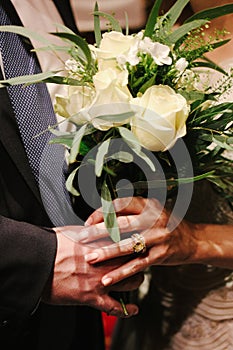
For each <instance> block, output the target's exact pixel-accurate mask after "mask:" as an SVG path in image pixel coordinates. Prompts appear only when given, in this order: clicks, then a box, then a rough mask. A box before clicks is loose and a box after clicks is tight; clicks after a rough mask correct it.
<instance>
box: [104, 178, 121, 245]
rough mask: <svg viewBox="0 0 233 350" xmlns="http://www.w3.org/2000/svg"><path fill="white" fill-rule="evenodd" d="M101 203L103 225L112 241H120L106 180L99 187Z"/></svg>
mask: <svg viewBox="0 0 233 350" xmlns="http://www.w3.org/2000/svg"><path fill="white" fill-rule="evenodd" d="M101 203H102V211H103V216H104V223H105V226H106V228H107V230H108V232H109V234H110V237H111V239H112V240H113V241H114V242H119V241H120V230H119V226H118V222H117V216H116V212H115V209H114V206H113V203H112V197H111V193H110V191H109V188H108V186H107V184H106V182H104V183H103V186H102V188H101Z"/></svg>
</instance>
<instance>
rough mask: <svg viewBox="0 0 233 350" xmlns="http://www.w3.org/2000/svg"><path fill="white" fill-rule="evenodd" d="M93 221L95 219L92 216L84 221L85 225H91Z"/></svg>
mask: <svg viewBox="0 0 233 350" xmlns="http://www.w3.org/2000/svg"><path fill="white" fill-rule="evenodd" d="M92 223H93V219H92V218H88V219H87V220H86V221H85V222H84V226H90V225H91V224H92Z"/></svg>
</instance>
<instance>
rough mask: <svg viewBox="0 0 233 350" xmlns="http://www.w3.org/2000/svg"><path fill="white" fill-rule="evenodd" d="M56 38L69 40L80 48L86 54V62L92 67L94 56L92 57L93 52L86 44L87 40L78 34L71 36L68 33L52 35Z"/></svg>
mask: <svg viewBox="0 0 233 350" xmlns="http://www.w3.org/2000/svg"><path fill="white" fill-rule="evenodd" d="M51 34H53V35H55V36H58V37H59V38H61V39H65V40H69V41H70V42H72V43H74V44H75V45H76V46H78V47H79V48H80V49H81V50H82V52H83V53H84V55H85V57H86V60H87V65H88V66H91V62H92V56H91V51H90V49H89V46H88V44H87V42H86V40H85V39H83V38H82V37H81V36H79V35H77V34H70V33H66V32H62V33H60V32H55V33H51Z"/></svg>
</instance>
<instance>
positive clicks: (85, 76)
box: [1, 0, 233, 241]
mask: <svg viewBox="0 0 233 350" xmlns="http://www.w3.org/2000/svg"><path fill="white" fill-rule="evenodd" d="M188 2H189V1H188V0H177V1H176V3H175V4H174V5H173V6H172V7H171V9H170V10H169V11H168V12H167V13H165V14H163V15H160V12H159V9H160V5H161V3H162V1H161V0H156V1H155V3H154V6H153V8H152V10H151V13H150V15H149V17H148V21H147V23H146V26H145V28H144V29H142V30H141V31H139V32H137V33H129V29H128V28H127V25H126V30H125V31H124V32H123V30H122V28H121V26H120V25H119V23H118V21H117V19H116V18H115V17H114V16H112V15H110V14H107V13H103V12H100V11H99V10H98V4H97V3H96V5H95V9H94V13H93V17H94V34H95V44H94V45H91V44H88V43H87V42H86V40H85V39H83V38H82V37H81V36H78V35H76V34H75V33H73V32H72V31H71V30H69V29H68V28H67V27H64V26H59V27H58V31H57V32H55V33H52V34H54V35H56V36H57V37H60V38H61V40H62V41H63V42H64V46H56V45H53V44H51V43H49V44H48V46H47V47H46V48H45V47H43V48H41V49H49V50H53V51H55V52H56V53H58V54H59V51H60V50H63V51H64V50H65V51H66V52H67V53H68V55H69V59H68V60H67V61H66V62H64V67H63V69H62V70H59V71H56V72H54V71H51V72H43V73H42V74H39V75H35V76H29V77H16V78H14V79H10V80H8V81H7V82H4V81H2V82H1V84H2V86H5V85H6V84H8V85H9V84H21V83H26V84H31V83H37V82H41V81H43V82H46V83H48V82H49V83H56V84H65V85H66V86H67V93H66V94H64V95H62V96H61V95H59V96H56V103H55V106H54V108H55V112H56V113H57V114H58V115H60V116H62V117H64V118H66V119H67V120H69V122H70V123H72V129H71V131H70V132H68V131H67V132H62V131H58V130H56V129H55V128H53V127H51V129H50V130H51V132H52V133H54V134H55V137H54V139H53V141H52V142H53V143H60V144H62V145H65V147H66V148H67V149H68V151H69V156H68V163H69V165H70V167H71V172H70V175H69V177H68V179H67V183H66V184H67V188H68V190H69V191H70V193H71V194H72V195H73V196H79V195H80V189H79V184H78V181H77V176H78V173H79V171H80V170H81V169H83V168H84V167H85V166H86V167H88V169H92V170H90V171H93V173H94V176H95V179H94V180H95V181H96V186H97V192H98V193H99V195H100V198H101V202H102V206H103V212H104V219H105V224H106V226H107V227H108V229H109V233H110V235H111V237H112V239H113V240H114V241H118V240H119V239H120V234H119V230H118V227H117V223H116V214H115V212H114V208H113V205H112V200H113V198H114V197H116V196H117V195H118V189H117V187H116V184H117V182H118V180H119V179H121V178H122V176H123V177H125V178H127V176H128V175H129V178H130V181H131V185H132V186H133V189H134V191H135V192H134V193H135V194H136V195H137V194H142V195H143V193H144V191H145V189H146V188H147V190H148V188H157V189H158V188H160V186H162V185H164V184H165V186H166V191H167V197H168V198H169V196H172V195H173V194H174V193H175V191H176V189H177V187H178V186H179V185H180V184H185V183H189V182H194V181H197V180H201V179H206V180H208V181H211V182H212V183H214V184H215V186H216V187H217V188H218V189H219V190H220V191H221V192H222V193H223V194H224V195H225V196H226V198H227V199H229V200H232V198H233V181H232V170H233V169H232V160H231V158H230V157H228V152H229V151H233V136H232V121H233V103H232V102H227V100H224V96H226V94H227V91H228V90H229V89H230V88H231V87H232V73H231V72H225V71H224V70H223V69H222V68H221V67H219V66H217V65H216V64H215V63H214V62H212V61H210V60H209V59H207V58H206V57H205V54H206V53H208V52H210V51H212V50H214V49H216V48H218V47H220V46H222V45H224V44H226V43H227V42H228V40H225V38H224V36H225V34H226V33H225V32H224V31H222V32H217V31H216V36H215V37H214V38H213V37H208V36H206V35H205V29H206V28H207V27H208V26H209V25H210V24H209V21H210V20H211V19H213V18H216V17H218V16H222V15H225V14H227V13H231V12H233V5H231V4H229V5H225V6H221V7H217V8H212V9H209V10H206V11H202V12H199V13H197V14H195V15H193V16H192V17H190V18H189V19H187V20H186V21H185V23H183V24H182V25H181V26H180V27H175V26H174V25H175V23H176V21H177V19H178V18H179V16H180V14H181V12H182V11H183V9H184V7H185V6H186V5H187V3H188ZM100 18H104V19H105V20H106V21H107V26H106V31H104V32H101V30H100ZM126 22H127V21H126ZM1 30H2V27H1ZM5 30H9V31H11V30H12V27H11V28H8V29H6V28H5ZM14 31H15V32H17V33H19V34H21V35H24V36H28V37H32V36H33V33H31V32H30V31H28V30H27V29H25V28H20V29H19V28H18V29H17V28H14ZM37 39H38V36H37ZM43 42H44V40H43ZM213 72H217V73H218V74H219V75H220V79H219V80H218V81H217V82H216V83H215V84H212V82H211V76H212V75H213ZM180 140H182V142H183V145H184V147H186V148H187V150H188V152H189V155H190V158H191V161H192V168H193V174H192V176H190V177H187V176H185V174H186V172H185V166H186V164H185V162H184V164H182V165H181V166H180V168H179V169H178V170H177V164H176V161H175V160H174V158H173V156H172V150H173V149H174V147H175V146H176V145H177V143H178V142H179V141H180ZM154 156H155V157H156V161H157V163H156V162H154V158H153V157H154ZM139 162H140V163H139ZM155 163H156V164H155ZM138 164H140V165H138ZM158 167H160V168H162V170H163V176H164V178H159V176H157V173H158ZM144 169H149V172H150V175H149V176H147V175H145V172H144V171H143V170H144ZM122 174H123V175H122ZM122 188H123V189H124V186H123V187H122ZM125 188H127V186H125Z"/></svg>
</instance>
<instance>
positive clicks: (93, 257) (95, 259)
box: [84, 228, 171, 264]
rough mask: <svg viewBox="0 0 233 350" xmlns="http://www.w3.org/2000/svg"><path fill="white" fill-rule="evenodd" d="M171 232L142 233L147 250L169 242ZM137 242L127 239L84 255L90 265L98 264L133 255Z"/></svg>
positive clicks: (156, 230)
mask: <svg viewBox="0 0 233 350" xmlns="http://www.w3.org/2000/svg"><path fill="white" fill-rule="evenodd" d="M170 234H171V233H170V231H169V230H168V229H166V228H165V229H155V228H154V229H152V230H146V231H144V232H142V233H141V235H142V236H143V237H144V242H145V246H146V248H147V249H148V248H150V247H151V246H153V245H158V244H161V243H163V242H165V241H167V240H168V239H169V237H170ZM134 245H135V242H134V240H132V238H126V239H123V240H121V241H120V242H117V243H113V244H110V245H108V246H104V247H100V248H97V249H94V250H93V251H92V252H91V253H87V254H85V255H84V259H85V261H86V262H88V263H89V264H96V263H99V262H103V261H106V260H110V259H114V258H117V257H123V256H126V255H132V256H133V257H135V256H134V255H133V254H134V253H135V252H134Z"/></svg>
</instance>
